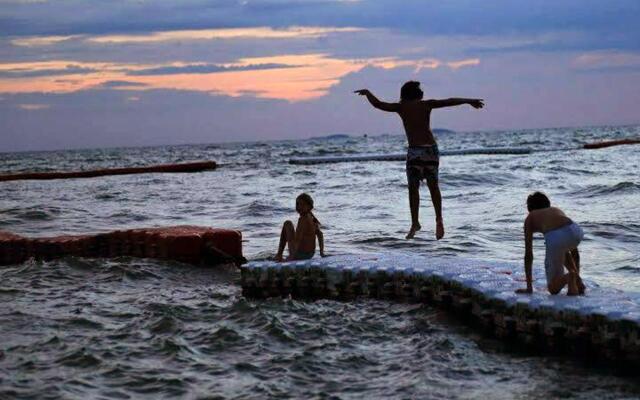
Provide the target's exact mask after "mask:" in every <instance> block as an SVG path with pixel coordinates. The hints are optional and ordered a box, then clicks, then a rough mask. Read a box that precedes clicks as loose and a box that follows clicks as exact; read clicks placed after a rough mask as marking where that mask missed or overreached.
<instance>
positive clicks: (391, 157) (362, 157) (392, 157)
mask: <svg viewBox="0 0 640 400" xmlns="http://www.w3.org/2000/svg"><path fill="white" fill-rule="evenodd" d="M529 153H531V149H528V148H523V147H501V148H482V149H462V150H444V151H441V152H440V155H441V156H459V155H473V154H529ZM406 159H407V155H406V153H391V154H354V155H344V156H323V157H294V158H291V159H289V164H301V165H310V164H330V163H339V162H354V161H405V160H406Z"/></svg>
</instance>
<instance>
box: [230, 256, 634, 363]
mask: <svg viewBox="0 0 640 400" xmlns="http://www.w3.org/2000/svg"><path fill="white" fill-rule="evenodd" d="M241 271H242V287H243V292H244V293H245V295H246V296H249V297H258V298H261V297H262V298H264V297H269V296H283V295H284V296H289V295H290V296H293V297H301V298H336V299H349V298H352V297H354V296H368V297H375V298H384V299H398V300H401V301H420V302H433V303H438V304H445V303H446V304H445V305H447V306H451V307H454V308H457V309H458V310H462V309H464V310H465V311H466V312H467V313H468V314H469V315H470V316H475V317H476V318H477V319H483V320H488V321H489V324H490V325H491V326H492V327H493V328H492V329H494V331H495V332H496V333H497V334H498V335H499V336H513V337H514V338H516V337H517V338H518V339H522V340H521V341H523V342H527V341H529V340H531V338H532V337H537V338H538V339H536V340H537V341H538V342H540V341H542V342H545V343H547V345H549V346H551V344H549V343H551V342H553V343H556V344H555V345H554V346H558V343H559V342H558V340H560V341H561V342H562V343H564V341H570V342H571V343H572V346H574V347H575V346H577V345H578V343H583V342H584V341H585V340H586V342H587V343H588V347H589V349H591V350H590V351H589V353H597V355H598V356H599V357H600V358H605V359H608V360H610V361H611V360H612V359H615V358H619V359H620V360H627V361H630V362H632V363H635V364H640V298H639V297H638V296H637V295H636V294H629V293H625V292H623V291H620V290H615V289H608V288H602V287H599V286H598V285H597V284H595V283H593V282H590V281H585V284H586V286H587V292H586V295H584V296H575V297H573V296H566V295H565V293H566V289H564V290H563V292H561V294H558V295H550V294H549V293H548V291H547V289H546V280H545V275H544V271H543V270H542V269H541V268H540V267H537V268H534V271H533V276H534V293H533V294H516V293H515V290H516V289H518V288H522V287H525V277H524V272H523V267H522V266H521V265H516V264H511V263H502V262H491V261H481V260H473V259H466V258H457V257H452V258H434V257H430V256H422V255H416V254H406V253H399V252H398V253H393V252H392V253H380V254H378V253H374V254H360V255H340V256H333V257H327V258H315V259H312V260H305V261H293V262H284V263H276V262H272V261H257V262H250V263H248V264H246V265H244V266H243V267H242V269H241ZM460 315H463V313H460ZM559 335H560V336H559ZM561 347H563V348H564V347H565V345H564V344H562V345H561ZM567 348H573V347H570V346H569V347H567ZM594 349H595V350H594ZM596 350H597V351H596ZM575 351H577V352H581V351H583V350H575ZM585 351H586V350H585Z"/></svg>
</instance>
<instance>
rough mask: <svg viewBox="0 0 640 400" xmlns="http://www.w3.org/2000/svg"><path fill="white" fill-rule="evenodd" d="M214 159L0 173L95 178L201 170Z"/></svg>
mask: <svg viewBox="0 0 640 400" xmlns="http://www.w3.org/2000/svg"><path fill="white" fill-rule="evenodd" d="M217 166H218V165H217V164H216V162H215V161H198V162H191V163H182V164H164V165H153V166H149V167H130V168H107V169H98V170H92V171H76V172H26V173H19V174H4V175H0V182H2V181H16V180H30V179H31V180H32V179H37V180H48V179H70V178H95V177H97V176H106V175H130V174H147V173H152V172H162V173H165V172H201V171H207V170H212V169H216V168H217Z"/></svg>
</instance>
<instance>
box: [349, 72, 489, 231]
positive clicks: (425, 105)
mask: <svg viewBox="0 0 640 400" xmlns="http://www.w3.org/2000/svg"><path fill="white" fill-rule="evenodd" d="M355 93H357V94H359V95H362V96H367V99H368V100H369V102H370V103H371V105H372V106H374V107H375V108H377V109H379V110H382V111H389V112H395V113H398V115H400V118H401V119H402V123H403V124H404V130H405V133H406V134H407V140H408V142H409V148H408V150H407V181H408V184H409V208H410V209H411V229H409V233H408V234H407V239H412V238H413V237H414V236H415V234H416V232H417V231H419V230H420V228H421V226H420V221H419V218H418V214H419V209H420V191H419V190H420V181H421V180H423V179H426V181H427V187H428V188H429V192H430V193H431V201H432V202H433V207H434V208H435V212H436V239H438V240H440V239H442V237H444V222H443V221H442V197H441V195H440V187H439V186H438V166H439V163H440V154H439V152H438V145H437V143H436V139H435V137H434V136H433V133H432V132H431V124H430V118H431V110H433V109H434V108H442V107H452V106H459V105H462V104H469V105H470V106H472V107H474V108H482V107H484V102H483V100H482V99H461V98H451V99H444V100H433V99H432V100H422V96H423V93H422V90H421V89H420V82H416V81H409V82H407V83H405V84H404V85H402V89H401V90H400V102H399V103H384V102H382V101H380V100H378V99H377V98H376V96H374V95H373V93H371V92H370V91H369V90H367V89H361V90H356V91H355Z"/></svg>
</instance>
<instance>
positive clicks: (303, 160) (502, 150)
mask: <svg viewBox="0 0 640 400" xmlns="http://www.w3.org/2000/svg"><path fill="white" fill-rule="evenodd" d="M629 144H640V138H627V139H620V140H607V141H603V142H595V143H585V144H583V145H582V146H580V147H565V148H557V147H556V148H553V149H535V150H534V149H530V148H526V147H494V148H478V149H459V150H444V151H440V155H441V156H460V155H479V154H530V153H533V152H538V153H539V152H545V151H570V150H578V149H587V150H593V149H602V148H605V147H611V146H621V145H629ZM406 159H407V155H406V154H405V153H390V154H346V155H341V156H320V157H294V158H291V159H289V164H301V165H311V164H330V163H338V162H355V161H405V160H406Z"/></svg>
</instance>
